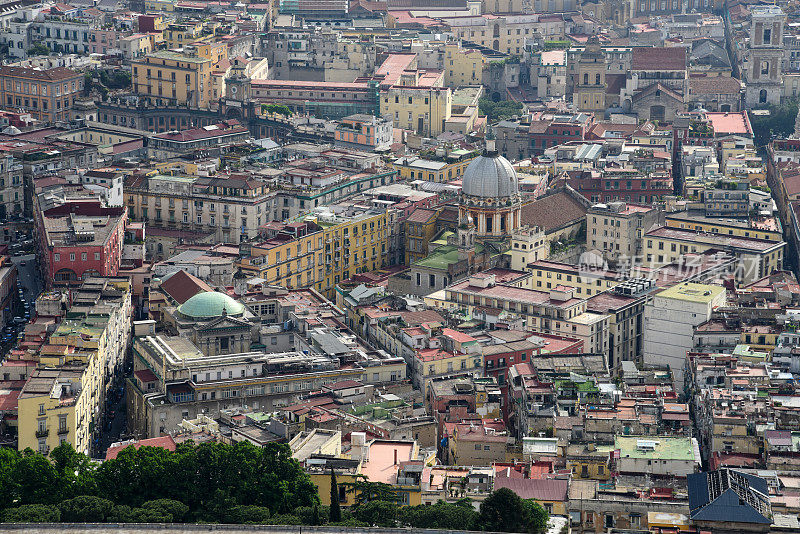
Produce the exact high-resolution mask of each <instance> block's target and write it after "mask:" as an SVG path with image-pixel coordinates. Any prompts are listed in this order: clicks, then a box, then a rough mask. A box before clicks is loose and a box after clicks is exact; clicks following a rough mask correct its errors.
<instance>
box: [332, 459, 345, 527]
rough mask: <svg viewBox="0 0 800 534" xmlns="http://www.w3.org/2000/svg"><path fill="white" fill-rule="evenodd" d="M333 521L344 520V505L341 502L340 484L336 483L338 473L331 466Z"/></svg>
mask: <svg viewBox="0 0 800 534" xmlns="http://www.w3.org/2000/svg"><path fill="white" fill-rule="evenodd" d="M330 520H331V523H338V522H339V521H341V520H342V505H341V504H340V503H339V485H338V484H337V483H336V473H334V472H333V468H331V513H330Z"/></svg>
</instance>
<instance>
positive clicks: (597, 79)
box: [594, 72, 600, 85]
mask: <svg viewBox="0 0 800 534" xmlns="http://www.w3.org/2000/svg"><path fill="white" fill-rule="evenodd" d="M594 83H595V84H596V85H600V73H599V72H598V73H597V74H595V75H594Z"/></svg>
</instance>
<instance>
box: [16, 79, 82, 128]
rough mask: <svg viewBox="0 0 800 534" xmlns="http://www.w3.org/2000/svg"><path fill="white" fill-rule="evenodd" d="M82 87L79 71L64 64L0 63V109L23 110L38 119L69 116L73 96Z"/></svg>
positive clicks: (55, 118) (53, 119) (55, 119)
mask: <svg viewBox="0 0 800 534" xmlns="http://www.w3.org/2000/svg"><path fill="white" fill-rule="evenodd" d="M82 91H83V74H81V73H79V72H75V71H73V70H70V69H67V68H65V67H54V68H52V69H47V70H38V69H32V68H29V67H11V66H3V67H0V102H2V107H3V109H7V110H9V111H20V110H24V111H25V112H27V113H30V114H31V116H32V117H34V118H35V119H37V120H40V121H42V122H55V121H59V120H69V119H70V118H71V117H70V113H71V111H72V105H73V104H74V103H75V97H76V96H78V95H79V94H80V93H81V92H82Z"/></svg>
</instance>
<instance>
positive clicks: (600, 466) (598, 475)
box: [566, 443, 611, 480]
mask: <svg viewBox="0 0 800 534" xmlns="http://www.w3.org/2000/svg"><path fill="white" fill-rule="evenodd" d="M609 449H610V447H609V446H606V447H597V446H596V445H595V444H594V443H589V444H578V445H569V446H568V447H567V453H566V459H567V468H568V469H569V470H570V471H572V478H582V479H593V480H608V479H610V478H611V469H609V465H608V462H609Z"/></svg>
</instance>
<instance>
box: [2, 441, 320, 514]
mask: <svg viewBox="0 0 800 534" xmlns="http://www.w3.org/2000/svg"><path fill="white" fill-rule="evenodd" d="M51 460H52V461H51ZM51 460H48V459H47V458H45V457H44V456H42V455H40V454H38V453H35V452H33V451H30V450H28V451H25V452H23V453H21V454H20V453H17V452H16V451H10V450H0V510H1V509H9V510H8V511H7V512H6V515H5V517H9V518H10V519H9V520H13V519H14V518H17V517H21V516H22V515H25V514H27V515H34V514H38V513H39V511H38V509H32V508H23V509H20V507H21V506H24V505H57V510H58V511H59V512H60V516H61V520H62V521H90V520H91V521H99V522H102V521H106V520H108V519H109V518H112V517H113V518H117V520H120V521H124V520H127V519H132V518H140V519H141V518H150V519H159V518H161V519H165V520H166V519H169V521H210V522H215V521H225V520H226V519H227V515H228V514H229V513H230V509H231V508H235V507H239V508H236V510H237V513H238V515H237V516H236V517H234V518H233V519H234V520H236V521H237V522H238V521H239V518H240V517H251V518H253V517H255V518H258V519H265V518H266V517H269V516H270V515H274V514H288V513H291V512H292V511H293V510H295V509H296V508H298V507H301V506H315V505H318V504H319V496H318V495H317V488H316V486H314V484H313V483H312V482H311V479H310V478H309V476H308V475H307V474H306V473H305V472H304V471H303V469H302V468H301V467H300V465H299V464H298V463H297V461H295V460H294V459H292V457H291V451H290V449H289V447H288V446H287V445H285V444H269V445H267V446H266V447H263V448H258V447H255V446H254V445H252V444H250V443H246V442H244V443H237V444H234V445H225V444H220V443H203V444H200V445H194V444H191V443H188V444H186V443H184V444H181V445H179V446H178V448H177V450H175V452H170V451H168V450H166V449H163V448H159V447H141V448H139V449H136V448H134V447H128V448H126V449H124V450H122V451H120V453H119V455H118V456H117V458H115V459H112V460H108V461H106V462H103V463H102V464H100V465H99V466H95V464H93V463H91V462H89V460H88V458H86V457H85V456H84V455H82V454H79V453H77V452H76V451H75V450H74V449H73V448H72V446H71V445H69V444H63V445H60V446H59V447H57V448H56V449H54V450H53V452H52V454H51Z"/></svg>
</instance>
